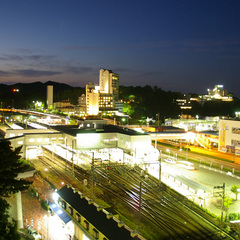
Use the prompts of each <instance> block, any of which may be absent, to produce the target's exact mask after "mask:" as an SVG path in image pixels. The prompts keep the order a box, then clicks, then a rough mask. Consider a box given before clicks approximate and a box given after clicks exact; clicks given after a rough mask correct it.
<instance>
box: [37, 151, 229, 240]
mask: <svg viewBox="0 0 240 240" xmlns="http://www.w3.org/2000/svg"><path fill="white" fill-rule="evenodd" d="M44 152H45V153H44V158H41V159H40V161H41V163H42V164H43V165H44V166H45V167H46V168H48V169H49V171H52V172H51V173H52V174H54V175H56V176H57V177H58V178H59V179H62V181H64V182H65V183H71V184H72V185H73V186H74V184H73V179H74V180H76V181H77V182H78V184H79V183H80V184H82V183H83V180H84V179H87V180H88V182H89V184H91V185H92V187H94V185H97V186H98V187H99V188H101V189H102V190H103V192H104V195H103V196H102V197H103V198H105V200H108V201H111V200H112V199H113V198H114V199H115V200H116V199H117V200H118V201H119V202H122V203H124V204H125V205H126V206H128V207H130V208H131V209H133V210H134V211H135V213H136V215H137V218H139V227H138V228H139V230H140V229H141V227H142V225H140V219H142V222H144V223H145V222H147V221H149V222H151V224H153V225H155V226H156V227H157V228H159V232H160V236H159V239H172V240H174V239H176V240H178V239H183V240H185V239H192V240H195V239H196V240H198V239H199V240H200V239H213V240H214V239H223V238H224V239H232V238H230V237H229V236H228V235H227V234H225V233H224V232H221V231H220V229H219V228H218V227H217V226H215V225H214V224H212V223H211V222H209V221H208V220H206V219H203V218H202V216H199V215H198V214H196V213H194V212H192V211H191V209H189V208H188V207H187V206H185V205H184V204H183V203H182V202H181V201H179V199H177V198H176V196H175V194H172V192H171V191H169V189H168V188H166V187H165V186H164V185H163V184H161V187H159V185H158V184H157V183H156V182H154V181H152V179H150V178H149V179H143V178H142V177H141V172H140V170H137V169H133V168H131V167H128V166H120V165H118V167H111V168H110V169H109V170H108V168H107V167H106V166H104V165H102V167H99V166H98V167H95V168H94V169H92V171H91V172H90V171H86V170H83V169H82V168H80V167H79V166H77V165H74V166H72V163H71V162H69V161H66V160H65V159H63V158H62V157H61V156H58V155H57V154H54V157H53V155H52V153H51V152H50V151H49V150H46V151H45V150H44ZM92 174H93V175H92ZM140 183H141V184H140ZM140 185H141V186H140ZM220 233H221V235H220Z"/></svg>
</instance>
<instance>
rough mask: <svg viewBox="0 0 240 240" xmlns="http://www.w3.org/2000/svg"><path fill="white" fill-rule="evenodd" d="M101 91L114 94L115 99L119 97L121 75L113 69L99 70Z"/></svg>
mask: <svg viewBox="0 0 240 240" xmlns="http://www.w3.org/2000/svg"><path fill="white" fill-rule="evenodd" d="M99 87H100V93H106V94H112V95H113V101H114V102H115V101H117V100H118V99H119V75H118V74H117V73H113V72H112V71H111V70H106V69H100V71H99Z"/></svg>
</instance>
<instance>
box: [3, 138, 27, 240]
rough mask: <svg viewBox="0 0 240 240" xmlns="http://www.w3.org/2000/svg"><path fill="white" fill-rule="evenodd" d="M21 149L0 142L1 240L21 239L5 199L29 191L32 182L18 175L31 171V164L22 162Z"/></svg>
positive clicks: (8, 142)
mask: <svg viewBox="0 0 240 240" xmlns="http://www.w3.org/2000/svg"><path fill="white" fill-rule="evenodd" d="M20 151H21V147H18V148H15V149H14V150H13V149H12V146H11V142H10V141H7V140H1V141H0V166H1V168H0V240H5V239H6V240H8V239H14V240H15V239H16V240H18V239H20V237H19V235H18V233H17V229H16V222H15V221H14V220H10V218H9V215H8V208H9V205H8V203H7V202H6V200H5V199H3V197H10V196H11V195H12V194H14V193H17V192H18V191H23V190H25V189H27V188H28V187H29V186H30V184H31V182H30V181H27V180H23V179H18V178H17V177H18V174H19V173H23V172H25V171H27V170H29V169H30V166H29V164H27V163H26V162H24V161H23V160H20V155H19V153H20Z"/></svg>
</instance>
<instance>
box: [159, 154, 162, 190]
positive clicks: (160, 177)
mask: <svg viewBox="0 0 240 240" xmlns="http://www.w3.org/2000/svg"><path fill="white" fill-rule="evenodd" d="M158 162H159V173H158V174H159V177H158V178H159V187H160V186H161V182H162V150H160V155H159V158H158Z"/></svg>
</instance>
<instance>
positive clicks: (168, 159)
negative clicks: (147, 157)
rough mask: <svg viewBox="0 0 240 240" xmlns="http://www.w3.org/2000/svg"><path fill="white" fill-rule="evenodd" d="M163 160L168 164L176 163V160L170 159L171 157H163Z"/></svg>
mask: <svg viewBox="0 0 240 240" xmlns="http://www.w3.org/2000/svg"><path fill="white" fill-rule="evenodd" d="M163 161H164V162H166V163H170V164H176V163H177V162H176V161H175V160H174V159H172V158H165V159H163Z"/></svg>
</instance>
